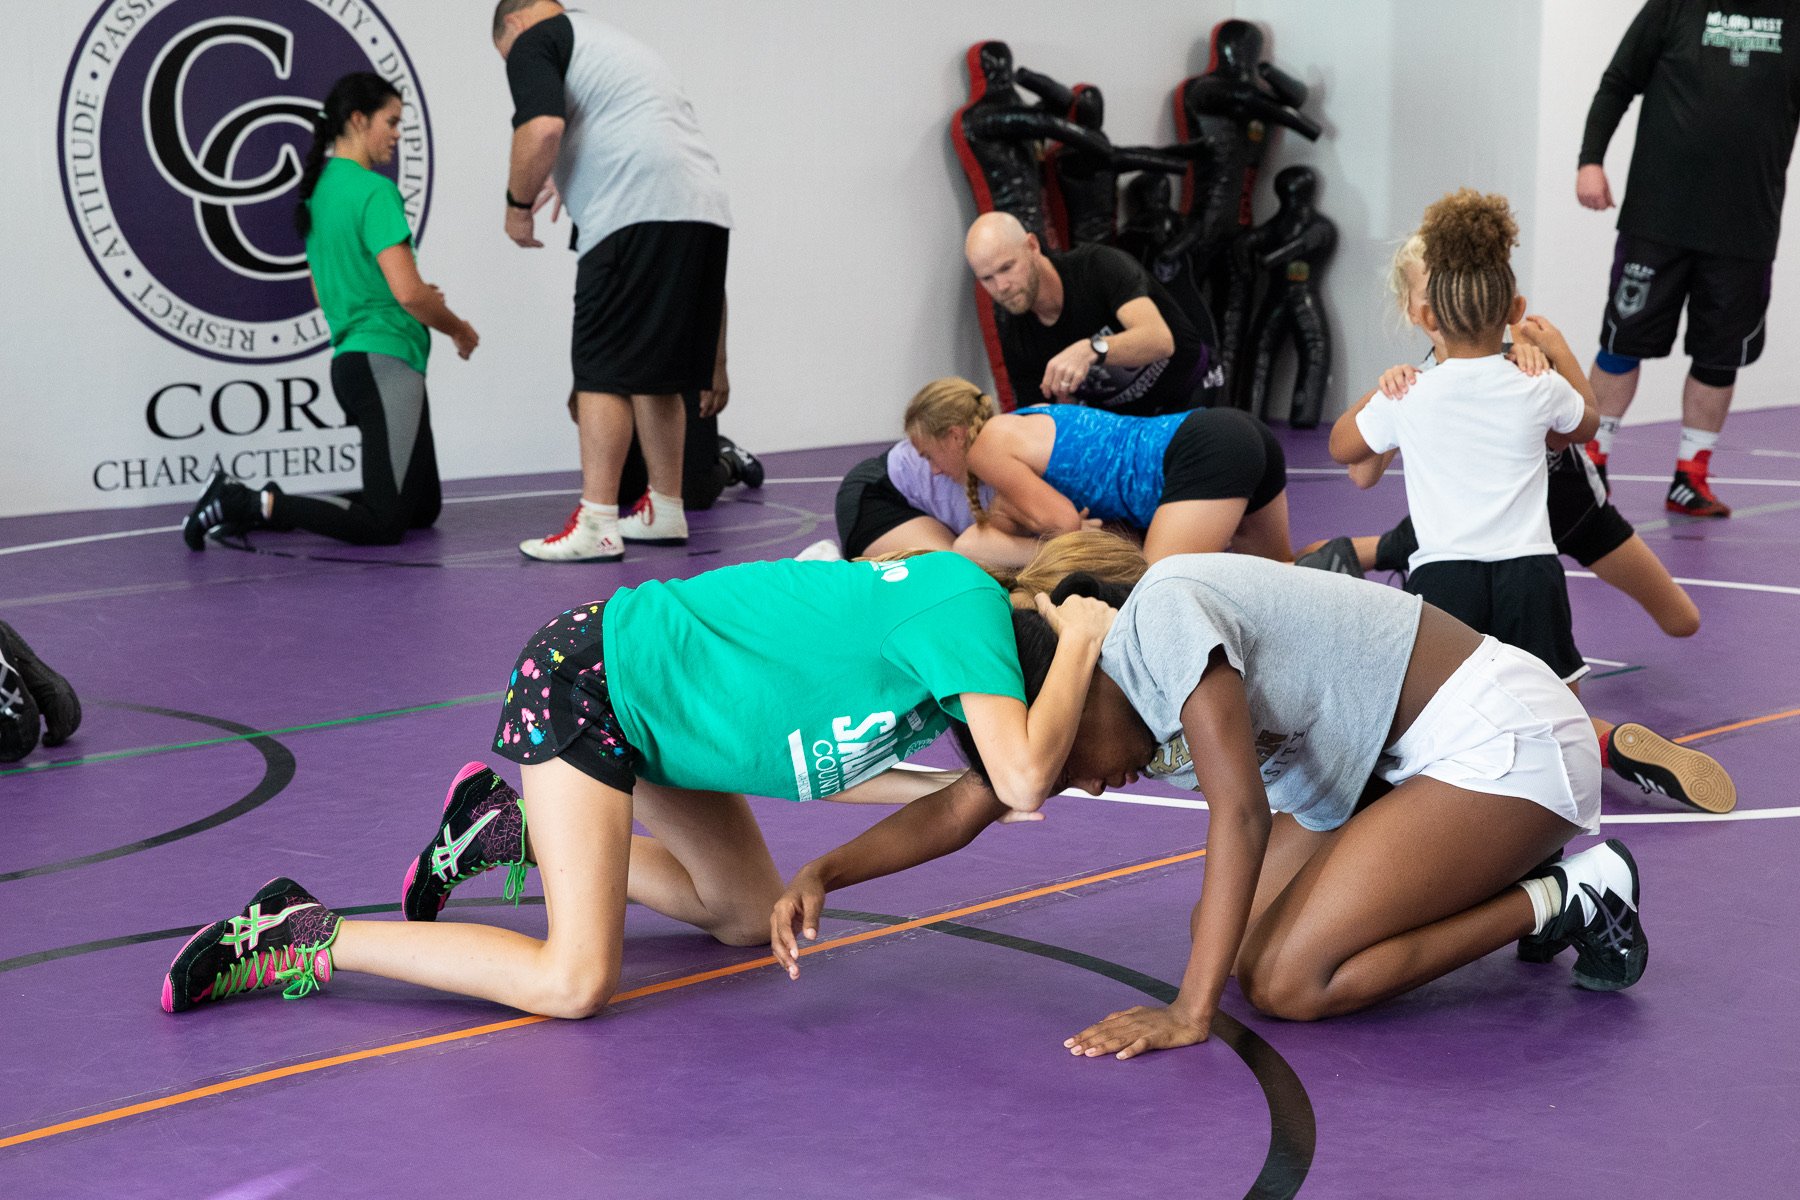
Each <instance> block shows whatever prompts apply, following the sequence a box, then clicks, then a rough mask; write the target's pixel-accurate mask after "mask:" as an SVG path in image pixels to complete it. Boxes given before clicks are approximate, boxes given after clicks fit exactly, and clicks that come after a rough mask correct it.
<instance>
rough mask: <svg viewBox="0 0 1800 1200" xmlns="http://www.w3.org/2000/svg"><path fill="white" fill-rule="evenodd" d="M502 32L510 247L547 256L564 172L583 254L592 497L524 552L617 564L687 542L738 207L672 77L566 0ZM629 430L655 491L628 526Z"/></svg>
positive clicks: (582, 393)
mask: <svg viewBox="0 0 1800 1200" xmlns="http://www.w3.org/2000/svg"><path fill="white" fill-rule="evenodd" d="M493 33H494V48H495V49H497V50H498V51H499V52H500V56H501V57H502V58H503V59H505V61H506V78H507V84H508V86H509V87H510V88H511V91H512V98H513V142H512V160H511V168H510V173H509V174H508V176H507V190H506V203H507V210H506V232H507V235H508V236H510V237H511V238H512V239H513V241H515V242H517V243H518V244H519V245H520V246H525V247H537V246H540V245H542V243H540V242H539V241H538V240H537V237H536V234H535V231H534V227H535V222H534V214H535V212H536V211H537V208H538V206H539V205H541V204H542V203H543V202H544V199H545V198H547V197H548V196H549V195H550V194H551V193H550V192H549V190H548V185H549V181H550V180H551V178H552V176H554V178H555V184H556V193H555V194H557V195H559V196H560V198H561V202H562V203H563V204H564V205H565V206H566V207H567V208H568V210H569V213H570V215H571V216H572V217H573V218H574V219H575V226H576V234H575V249H576V250H577V251H578V252H579V253H580V255H581V263H580V266H579V267H578V268H577V271H576V276H575V327H574V336H573V338H572V339H571V347H570V349H571V358H572V360H573V367H574V376H575V393H576V414H575V415H576V424H577V426H578V427H579V429H580V431H581V475H582V481H581V503H580V504H579V505H577V506H576V509H575V512H574V514H573V515H572V516H571V517H570V518H569V522H568V525H567V527H566V528H564V529H563V531H562V532H561V533H559V534H556V535H554V536H552V537H546V538H531V539H529V540H527V541H524V542H521V543H520V544H519V549H520V551H521V552H523V553H524V554H526V555H528V556H530V557H532V558H539V559H546V560H550V561H557V562H608V561H614V560H617V559H620V558H623V557H624V555H625V546H624V543H625V542H627V541H637V542H642V543H647V544H651V545H678V544H681V543H683V542H686V541H687V515H686V513H685V511H684V509H683V507H682V498H681V497H682V457H683V437H684V433H685V426H686V419H687V418H686V412H685V409H684V408H683V405H682V400H681V393H683V392H689V391H692V392H699V393H701V399H700V407H699V415H700V416H701V417H702V418H706V417H711V416H712V415H713V414H714V413H716V412H717V411H718V410H719V409H720V408H722V407H723V406H724V403H725V397H726V395H727V394H728V393H729V390H730V383H729V380H728V378H727V374H726V370H725V263H726V255H727V250H728V248H729V230H730V227H731V211H730V208H729V206H728V205H727V203H726V199H725V187H724V183H723V182H722V180H721V178H720V175H719V164H718V162H717V161H716V160H715V159H714V158H713V155H712V152H711V151H710V150H709V149H708V148H707V146H706V142H705V140H704V139H703V138H702V137H701V135H700V128H699V125H698V124H697V122H696V121H695V119H694V111H693V107H692V106H691V105H690V104H689V103H688V100H687V97H686V96H685V95H684V94H683V92H682V90H681V85H680V84H679V83H678V82H677V81H676V79H675V75H674V73H673V72H672V71H670V70H669V68H668V66H667V64H665V63H664V62H663V61H662V59H661V58H659V57H657V55H656V54H655V53H654V52H653V51H651V50H650V49H649V48H648V47H647V46H645V45H644V44H643V43H641V42H639V41H637V40H636V39H635V38H633V37H631V36H630V35H629V34H627V33H625V32H624V31H623V30H620V29H616V28H614V27H613V26H611V25H608V24H607V23H605V22H604V21H600V20H597V19H596V18H594V17H591V16H589V15H588V14H587V13H584V12H581V11H579V10H572V9H565V8H564V7H563V6H562V5H560V4H557V3H555V0H500V3H499V5H498V6H497V7H496V8H495V10H494V29H493ZM634 431H635V432H636V433H637V435H638V440H639V442H640V443H641V444H642V446H643V451H644V460H645V467H646V473H647V474H648V476H649V491H648V492H647V494H646V496H645V499H644V501H642V502H640V504H639V506H638V507H637V508H635V509H633V510H632V511H631V513H630V514H629V515H627V516H626V517H624V518H623V519H621V518H620V516H619V499H620V497H619V477H620V472H621V469H622V467H623V465H624V462H625V457H626V453H627V449H628V447H629V446H630V445H631V441H632V435H633V432H634ZM627 499H628V500H635V499H637V497H635V496H632V497H627Z"/></svg>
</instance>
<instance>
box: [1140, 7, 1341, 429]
mask: <svg viewBox="0 0 1800 1200" xmlns="http://www.w3.org/2000/svg"><path fill="white" fill-rule="evenodd" d="M1262 52H1263V36H1262V31H1261V30H1260V29H1258V28H1257V27H1256V26H1254V25H1252V24H1250V23H1249V22H1248V21H1237V20H1232V21H1221V22H1220V23H1219V24H1218V25H1217V26H1215V27H1214V29H1213V33H1212V60H1211V62H1210V63H1208V65H1207V69H1206V72H1205V73H1204V74H1202V75H1196V76H1193V77H1192V78H1190V79H1186V80H1183V81H1182V83H1181V84H1180V86H1178V87H1177V88H1176V89H1175V129H1176V132H1177V135H1178V136H1179V137H1180V139H1181V140H1182V141H1183V142H1200V143H1203V144H1204V145H1205V146H1206V148H1207V149H1208V150H1209V151H1210V152H1211V153H1210V156H1209V158H1208V159H1207V160H1206V169H1202V166H1201V164H1199V163H1196V165H1195V170H1194V172H1193V174H1192V175H1191V176H1190V177H1189V182H1188V186H1187V188H1186V189H1185V192H1184V195H1183V207H1184V209H1185V211H1186V212H1187V217H1188V223H1187V226H1186V227H1185V228H1184V229H1183V230H1182V232H1181V233H1180V234H1179V235H1178V236H1177V237H1176V239H1175V240H1174V241H1173V242H1171V243H1170V244H1169V245H1168V246H1166V247H1165V248H1164V250H1163V259H1164V264H1163V265H1162V266H1160V267H1159V268H1158V272H1157V274H1158V276H1159V277H1165V276H1167V275H1171V274H1176V273H1182V272H1186V273H1191V274H1192V276H1193V278H1195V279H1196V280H1199V281H1203V283H1204V286H1205V289H1206V291H1207V292H1209V293H1210V294H1209V295H1208V297H1207V298H1208V300H1209V301H1210V305H1211V308H1212V311H1213V312H1214V313H1217V314H1219V321H1218V325H1219V339H1220V355H1221V358H1222V359H1223V361H1224V366H1225V374H1226V379H1227V383H1228V384H1230V382H1231V380H1232V379H1233V378H1235V377H1236V375H1237V374H1238V372H1236V371H1235V370H1234V369H1233V368H1234V366H1235V364H1236V359H1237V356H1238V353H1239V349H1240V347H1241V346H1242V345H1243V341H1244V337H1245V328H1244V327H1245V323H1246V321H1247V320H1248V317H1249V314H1250V299H1251V291H1252V288H1253V286H1254V276H1253V275H1251V274H1248V273H1245V272H1244V271H1241V270H1233V269H1232V263H1233V254H1232V242H1233V241H1234V240H1236V239H1237V238H1238V237H1239V236H1240V235H1241V234H1242V233H1243V232H1244V231H1245V230H1247V229H1248V228H1249V226H1250V223H1251V216H1250V202H1251V196H1252V193H1253V191H1254V189H1255V186H1256V173H1257V170H1258V169H1259V168H1260V167H1261V165H1262V160H1263V155H1264V153H1265V152H1266V151H1267V149H1268V136H1269V126H1270V125H1283V126H1286V127H1287V128H1289V129H1292V130H1293V131H1294V132H1295V133H1298V134H1299V135H1300V136H1301V137H1303V138H1306V139H1307V140H1308V141H1317V140H1318V137H1319V133H1320V129H1319V126H1318V124H1317V123H1316V122H1314V121H1313V120H1312V119H1311V118H1309V117H1307V116H1305V115H1303V114H1302V113H1300V112H1299V111H1298V109H1299V106H1300V105H1301V104H1303V103H1305V102H1306V85H1305V84H1303V83H1301V82H1300V81H1299V80H1297V79H1295V78H1294V77H1293V76H1291V75H1288V74H1287V73H1286V72H1284V71H1281V70H1280V69H1278V68H1276V67H1275V66H1273V65H1272V64H1269V63H1265V62H1262V61H1261V59H1262ZM1176 294H1177V295H1178V296H1179V295H1180V294H1181V292H1180V291H1177V292H1176ZM1231 388H1232V390H1233V391H1234V392H1235V391H1239V389H1238V388H1237V387H1236V385H1235V384H1231ZM1240 394H1241V392H1240Z"/></svg>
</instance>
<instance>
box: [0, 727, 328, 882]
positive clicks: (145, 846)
mask: <svg viewBox="0 0 1800 1200" xmlns="http://www.w3.org/2000/svg"><path fill="white" fill-rule="evenodd" d="M94 703H96V704H98V705H100V706H101V707H105V708H122V709H125V710H127V711H129V712H141V713H150V714H152V715H154V716H158V717H173V718H175V719H176V720H178V721H193V722H194V723H195V724H198V725H210V726H212V727H213V728H214V729H223V730H224V731H225V732H227V733H236V734H240V735H245V738H244V740H245V742H246V743H247V744H248V745H250V746H253V747H255V749H256V752H257V753H258V754H260V755H262V759H263V776H262V778H261V779H260V780H258V781H257V784H256V786H255V787H253V788H251V789H250V791H249V792H247V793H246V794H245V795H244V796H243V798H242V799H240V800H238V801H237V802H236V803H234V804H231V805H229V806H227V807H225V808H222V809H220V810H219V811H218V812H216V813H213V814H212V815H210V816H205V817H201V818H200V819H199V820H198V821H190V822H188V823H187V824H186V825H183V826H181V827H180V828H179V829H171V830H169V831H168V832H166V833H158V834H153V835H151V836H150V837H147V838H144V839H142V840H141V841H136V842H132V843H130V844H129V845H125V846H115V847H113V848H112V849H111V850H101V851H97V852H96V853H93V854H83V855H81V856H80V857H79V858H65V859H63V860H61V861H60V862H53V863H45V864H44V865H42V866H38V867H24V868H21V869H20V870H17V871H6V872H4V873H0V883H10V882H11V881H13V880H15V879H27V878H30V877H31V876H34V875H52V874H55V873H56V872H58V871H68V870H73V869H74V868H76V867H85V866H89V865H91V864H93V863H97V862H105V861H107V860H108V859H112V858H123V857H125V856H126V855H127V854H136V853H138V852H139V851H140V850H149V849H151V848H153V847H156V846H166V845H168V844H169V843H170V842H178V841H180V840H181V839H182V838H185V837H192V836H193V835H194V834H196V833H204V832H205V831H206V830H208V829H212V828H214V827H216V826H219V825H223V824H225V822H227V821H232V820H236V819H237V818H238V817H241V816H243V815H244V814H245V813H247V812H249V811H250V810H251V809H253V808H260V807H261V806H262V805H264V804H267V803H268V802H269V801H270V800H273V799H274V798H275V797H276V796H279V795H280V794H281V793H282V791H283V790H284V789H285V788H286V787H287V785H288V784H290V783H292V782H293V779H294V753H293V751H291V750H289V749H288V748H287V747H286V746H284V745H282V744H281V743H280V742H278V741H276V740H275V739H274V738H272V737H270V736H269V735H268V734H265V733H263V732H262V731H261V730H259V729H255V728H252V727H251V726H249V725H240V724H239V723H238V722H236V721H230V720H227V719H226V718H224V717H208V716H204V715H202V714H201V713H191V712H182V711H180V710H179V709H173V708H158V707H157V706H156V705H154V704H126V703H125V702H123V701H120V700H100V701H95V702H94Z"/></svg>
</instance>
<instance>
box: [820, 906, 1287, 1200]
mask: <svg viewBox="0 0 1800 1200" xmlns="http://www.w3.org/2000/svg"><path fill="white" fill-rule="evenodd" d="M823 915H825V916H828V917H836V918H837V919H839V920H842V921H864V922H868V923H871V924H876V925H898V924H901V923H902V922H903V921H905V920H907V919H908V918H904V917H890V916H885V915H883V914H881V913H866V912H852V911H849V910H847V909H832V908H828V909H825V910H824V912H823ZM922 928H925V929H930V930H933V931H935V932H937V933H947V934H949V935H950V936H952V937H960V938H967V939H969V940H970V941H975V942H986V943H987V944H988V945H991V946H1004V947H1006V948H1007V949H1008V950H1018V951H1021V952H1023V953H1025V954H1035V955H1037V956H1038V957H1040V958H1048V959H1050V960H1052V961H1054V962H1060V963H1066V964H1068V965H1070V966H1075V967H1080V968H1081V969H1083V970H1084V971H1092V972H1093V973H1094V974H1096V975H1103V976H1105V977H1106V978H1108V979H1113V980H1116V981H1118V982H1119V983H1122V984H1124V985H1125V986H1127V987H1130V988H1135V989H1137V990H1138V991H1140V992H1143V993H1144V994H1145V995H1146V996H1150V997H1151V998H1153V999H1155V1000H1156V1001H1157V1002H1158V1003H1161V1004H1169V1003H1172V1002H1173V1001H1174V999H1175V995H1176V992H1177V991H1178V990H1179V989H1177V988H1176V987H1175V986H1174V985H1172V984H1168V983H1164V982H1163V981H1162V980H1160V979H1157V978H1154V977H1153V976H1150V975H1146V974H1144V973H1143V972H1141V971H1134V970H1132V969H1131V968H1130V967H1126V966H1121V965H1120V964H1118V963H1114V962H1108V961H1106V960H1105V959H1103V958H1095V957H1094V956H1092V955H1090V954H1083V953H1081V952H1080V951H1078V950H1067V949H1064V948H1063V947H1061V946H1050V945H1046V944H1045V943H1043V942H1033V941H1029V940H1027V939H1025V938H1021V937H1014V936H1012V935H1011V934H1006V933H998V932H995V931H994V930H991V929H978V928H976V927H974V926H971V925H961V924H958V923H956V922H955V921H933V922H932V923H931V924H929V925H926V926H923V927H922ZM1212 1035H1213V1036H1214V1037H1216V1038H1218V1039H1219V1040H1220V1041H1221V1042H1224V1043H1225V1044H1226V1045H1227V1046H1230V1047H1231V1049H1232V1050H1233V1051H1234V1052H1235V1053H1236V1054H1237V1056H1238V1057H1239V1058H1241V1059H1243V1060H1244V1065H1245V1066H1247V1067H1249V1068H1250V1073H1251V1074H1252V1075H1254V1076H1255V1077H1256V1082H1257V1084H1258V1085H1259V1086H1260V1087H1261V1088H1262V1092H1263V1099H1264V1100H1266V1101H1267V1102H1268V1105H1269V1153H1268V1156H1267V1157H1266V1158H1264V1159H1263V1166H1262V1170H1261V1171H1260V1172H1259V1173H1258V1174H1257V1176H1256V1179H1255V1180H1254V1181H1253V1182H1252V1183H1251V1185H1250V1190H1249V1191H1248V1192H1246V1193H1244V1200H1288V1198H1289V1197H1292V1196H1293V1195H1295V1194H1296V1193H1297V1192H1299V1190H1300V1185H1301V1184H1302V1183H1304V1182H1305V1181H1306V1173H1307V1172H1308V1171H1309V1170H1311V1168H1312V1160H1313V1152H1314V1150H1315V1149H1316V1147H1317V1145H1318V1132H1319V1131H1318V1125H1317V1122H1316V1119H1315V1117H1314V1114H1313V1106H1312V1100H1311V1099H1310V1098H1308V1096H1307V1094H1306V1085H1304V1084H1303V1083H1301V1082H1300V1076H1299V1075H1297V1074H1296V1073H1295V1072H1294V1068H1293V1067H1291V1066H1289V1065H1288V1063H1287V1060H1286V1059H1284V1058H1282V1057H1281V1055H1280V1054H1279V1053H1278V1052H1277V1051H1276V1049H1275V1047H1273V1046H1271V1045H1269V1043H1268V1042H1266V1041H1264V1040H1263V1039H1262V1038H1261V1037H1260V1036H1259V1035H1258V1034H1257V1033H1256V1031H1255V1030H1253V1029H1251V1028H1249V1027H1248V1026H1246V1025H1245V1024H1243V1022H1241V1021H1239V1020H1237V1019H1236V1018H1235V1017H1232V1016H1231V1015H1230V1014H1228V1013H1223V1012H1220V1013H1216V1014H1215V1015H1214V1016H1213V1022H1212Z"/></svg>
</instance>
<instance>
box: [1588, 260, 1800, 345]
mask: <svg viewBox="0 0 1800 1200" xmlns="http://www.w3.org/2000/svg"><path fill="white" fill-rule="evenodd" d="M1774 270H1775V264H1774V263H1772V262H1763V261H1761V260H1758V259H1750V258H1725V257H1723V256H1721V255H1717V254H1701V253H1700V252H1699V251H1696V250H1683V249H1681V248H1680V247H1678V246H1665V245H1663V244H1661V243H1660V242H1652V241H1647V240H1645V239H1644V238H1640V237H1633V236H1631V235H1630V234H1626V233H1621V234H1620V235H1619V241H1618V245H1617V247H1616V248H1615V249H1614V251H1613V269H1612V291H1611V293H1610V295H1609V296H1608V298H1607V302H1606V318H1605V319H1604V320H1603V321H1602V322H1601V324H1600V348H1601V349H1602V350H1605V351H1608V352H1609V353H1612V354H1622V355H1624V356H1625V357H1627V358H1662V357H1663V356H1664V355H1666V354H1668V353H1669V348H1670V347H1671V346H1673V345H1674V344H1675V328H1676V326H1677V324H1679V322H1680V320H1681V308H1682V305H1683V304H1685V305H1686V306H1687V337H1686V339H1685V340H1684V342H1683V348H1684V349H1685V350H1686V352H1687V355H1688V357H1690V358H1692V359H1693V360H1694V362H1695V364H1697V365H1698V366H1702V367H1718V368H1721V369H1729V370H1736V369H1737V368H1739V367H1747V366H1749V365H1750V364H1751V363H1753V362H1755V361H1756V360H1757V358H1758V357H1760V356H1761V355H1762V351H1763V339H1764V336H1765V334H1766V327H1765V325H1764V320H1763V317H1764V314H1765V313H1767V312H1768V309H1769V285H1770V280H1771V278H1772V277H1773V274H1774Z"/></svg>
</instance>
